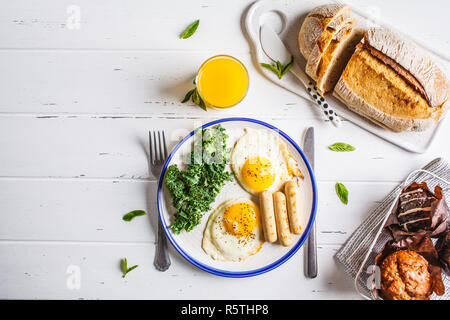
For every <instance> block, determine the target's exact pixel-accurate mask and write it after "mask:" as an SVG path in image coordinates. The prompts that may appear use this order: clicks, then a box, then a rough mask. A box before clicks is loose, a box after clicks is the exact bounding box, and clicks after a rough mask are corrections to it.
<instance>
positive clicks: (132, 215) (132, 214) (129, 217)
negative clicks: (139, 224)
mask: <svg viewBox="0 0 450 320" xmlns="http://www.w3.org/2000/svg"><path fill="white" fill-rule="evenodd" d="M145 214H146V213H145V211H144V210H133V211H131V212H128V213H127V214H126V215H124V216H123V217H122V219H123V220H124V221H131V220H133V219H134V218H135V217H138V216H143V215H145Z"/></svg>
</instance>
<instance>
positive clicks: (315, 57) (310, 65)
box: [305, 18, 357, 81]
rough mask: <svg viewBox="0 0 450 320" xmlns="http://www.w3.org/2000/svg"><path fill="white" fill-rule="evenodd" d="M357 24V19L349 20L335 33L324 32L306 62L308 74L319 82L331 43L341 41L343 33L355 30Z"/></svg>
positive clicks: (334, 31)
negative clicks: (320, 70) (325, 55)
mask: <svg viewBox="0 0 450 320" xmlns="http://www.w3.org/2000/svg"><path fill="white" fill-rule="evenodd" d="M356 23H357V21H356V19H353V18H348V19H345V21H344V22H343V23H342V25H340V26H339V28H338V29H336V30H333V31H328V30H325V31H324V32H322V34H321V36H320V37H319V39H318V40H317V41H316V44H315V45H314V47H313V48H312V50H311V52H310V53H309V58H308V60H307V62H306V69H305V71H306V74H308V75H309V76H310V77H311V78H312V79H314V80H315V81H317V79H318V75H317V74H318V69H319V66H320V62H321V60H322V57H323V54H324V53H325V52H326V50H327V49H328V47H329V46H330V43H331V42H332V41H338V42H339V41H341V40H342V37H343V33H344V32H346V31H347V30H351V29H353V28H354V26H355V25H356Z"/></svg>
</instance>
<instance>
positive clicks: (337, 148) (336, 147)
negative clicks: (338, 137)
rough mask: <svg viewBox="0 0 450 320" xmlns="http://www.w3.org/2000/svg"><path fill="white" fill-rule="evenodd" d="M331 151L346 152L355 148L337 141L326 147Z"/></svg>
mask: <svg viewBox="0 0 450 320" xmlns="http://www.w3.org/2000/svg"><path fill="white" fill-rule="evenodd" d="M328 148H329V149H330V150H332V151H336V152H346V151H354V150H356V148H355V147H354V146H352V145H349V144H348V143H344V142H337V143H335V144H332V145H331V146H329V147H328Z"/></svg>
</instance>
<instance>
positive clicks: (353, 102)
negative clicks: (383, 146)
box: [333, 28, 450, 132]
mask: <svg viewBox="0 0 450 320" xmlns="http://www.w3.org/2000/svg"><path fill="white" fill-rule="evenodd" d="M449 92H450V84H449V81H448V80H447V79H446V77H445V75H444V74H443V72H442V71H441V70H440V69H439V68H438V67H437V66H436V65H435V63H434V62H433V61H432V60H431V59H430V58H429V56H428V55H427V54H426V52H425V51H424V50H422V49H420V48H419V47H418V46H416V45H415V44H414V43H412V42H411V41H409V40H406V39H403V38H402V37H400V36H398V35H396V34H394V33H393V32H392V31H390V30H387V29H384V28H372V29H370V30H368V31H367V32H366V34H365V35H364V40H363V41H362V42H361V43H360V44H358V46H357V49H356V51H355V52H354V54H353V55H352V57H351V59H350V60H349V62H348V63H347V66H346V67H345V69H344V71H343V73H342V75H341V77H340V79H339V80H338V82H337V84H336V86H335V88H334V93H333V94H334V95H335V96H336V97H337V98H338V99H340V100H341V101H342V102H344V103H345V104H346V105H347V106H348V108H349V109H351V110H353V111H355V112H356V113H358V114H360V115H362V116H364V117H367V118H368V119H370V120H371V121H373V122H374V123H376V124H378V125H382V126H383V127H386V128H388V129H390V130H392V131H396V132H400V131H405V130H412V131H423V130H426V129H427V128H428V127H429V126H430V125H431V124H432V123H434V122H435V121H438V120H439V119H440V118H441V116H442V115H443V114H444V113H445V111H446V109H447V107H448V104H449V95H450V93H449Z"/></svg>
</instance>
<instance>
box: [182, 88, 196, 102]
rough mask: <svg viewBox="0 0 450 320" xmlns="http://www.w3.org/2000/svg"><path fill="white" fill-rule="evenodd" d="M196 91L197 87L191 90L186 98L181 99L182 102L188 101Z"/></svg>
mask: <svg viewBox="0 0 450 320" xmlns="http://www.w3.org/2000/svg"><path fill="white" fill-rule="evenodd" d="M194 91H195V89H192V90H189V91H188V93H186V95H185V96H184V99H183V100H182V101H181V103H185V102H188V101H189V99H190V98H191V96H192V94H193V93H194Z"/></svg>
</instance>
